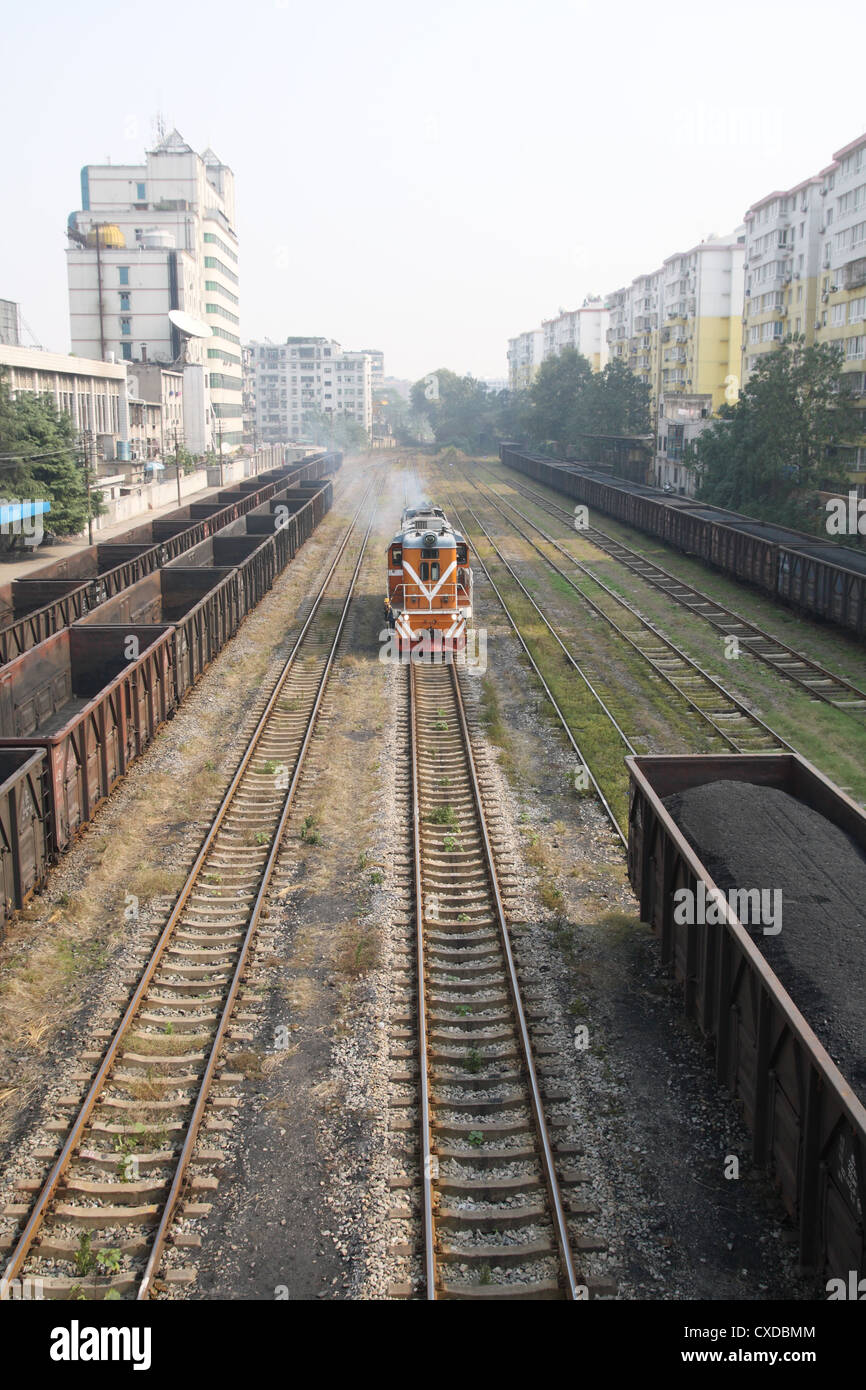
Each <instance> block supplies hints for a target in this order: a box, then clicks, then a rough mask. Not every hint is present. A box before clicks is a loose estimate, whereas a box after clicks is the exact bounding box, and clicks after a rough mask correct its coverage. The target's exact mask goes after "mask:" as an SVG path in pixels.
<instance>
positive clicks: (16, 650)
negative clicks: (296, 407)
mask: <svg viewBox="0 0 866 1390" xmlns="http://www.w3.org/2000/svg"><path fill="white" fill-rule="evenodd" d="M341 462H342V455H341V454H339V453H336V454H325V453H321V454H315V455H312V456H311V457H310V458H308V459H305V460H303V461H302V462H300V463H290V464H280V465H279V466H277V467H275V468H271V469H268V470H267V472H265V473H260V474H258V475H256V476H255V477H252V478H244V479H242V480H241V481H240V482H238V483H235V484H233V485H232V486H231V487H229V488H224V489H222V490H221V491H219V492H218V493H217V494H216V496H215V497H211V498H209V499H208V500H207V501H206V502H195V503H188V504H187V505H186V506H183V507H179V508H177V509H176V510H175V511H174V512H170V513H168V514H167V515H166V516H164V517H159V518H157V519H155V520H151V521H148V522H142V523H139V524H138V525H137V526H133V527H131V528H130V530H129V531H126V532H124V533H123V534H122V535H120V536H118V537H116V538H115V539H114V540H112V541H110V542H99V543H98V544H96V545H92V546H88V547H85V549H83V550H78V551H74V552H73V553H72V554H70V555H68V556H64V557H62V558H61V559H59V560H55V561H53V562H52V563H50V564H47V565H43V566H40V567H39V568H38V569H36V570H35V571H34V573H33V575H32V577H29V578H27V579H17V580H14V581H13V582H12V584H11V585H9V584H7V585H6V586H5V587H4V588H3V589H2V590H0V624H2V625H0V664H2V663H3V662H5V661H9V660H11V659H12V658H13V657H15V656H20V655H21V653H22V652H25V651H27V650H28V649H29V648H30V647H33V646H35V645H36V644H37V643H38V642H41V641H42V640H43V639H44V638H45V637H49V636H50V635H51V634H52V633H53V632H57V631H59V630H60V629H61V628H64V627H68V626H69V624H70V623H73V622H75V621H77V619H79V618H81V617H83V616H84V614H85V613H88V612H90V611H91V610H92V609H93V608H95V607H97V606H98V605H99V604H100V603H103V602H104V601H105V600H106V599H107V598H111V597H113V595H115V594H117V593H120V592H121V590H123V589H125V588H127V587H128V585H130V584H134V583H136V581H137V580H139V579H141V578H142V576H143V575H145V574H149V573H151V572H152V571H153V570H155V569H158V568H159V566H160V565H164V564H167V563H168V562H169V561H170V560H172V559H174V558H176V557H177V556H178V555H181V554H183V552H184V551H185V550H188V549H189V548H190V547H191V546H193V545H196V544H197V543H198V542H199V541H202V540H204V539H205V538H206V537H207V536H210V535H213V534H214V533H215V532H216V531H219V530H222V529H223V528H224V527H225V526H227V525H229V524H230V523H231V522H233V521H235V520H236V519H237V518H238V517H240V516H243V515H244V514H245V513H246V512H248V511H250V510H252V509H254V508H255V507H257V506H259V505H260V504H261V503H262V502H265V501H267V500H268V499H269V498H271V497H273V496H274V494H275V493H276V492H278V491H279V490H280V489H283V488H285V487H286V486H288V485H290V484H291V483H306V482H310V481H314V480H316V479H321V478H323V477H326V476H327V475H328V474H330V473H333V472H335V471H336V470H337V469H338V468H339V467H340V465H341Z"/></svg>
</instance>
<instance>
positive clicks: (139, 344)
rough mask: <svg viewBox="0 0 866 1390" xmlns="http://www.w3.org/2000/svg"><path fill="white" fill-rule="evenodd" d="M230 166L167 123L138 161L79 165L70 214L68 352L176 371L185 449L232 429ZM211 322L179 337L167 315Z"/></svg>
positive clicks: (239, 431) (236, 334) (229, 437)
mask: <svg viewBox="0 0 866 1390" xmlns="http://www.w3.org/2000/svg"><path fill="white" fill-rule="evenodd" d="M234 226H235V194H234V175H233V174H232V171H231V169H229V168H228V166H227V165H225V164H223V163H222V161H221V160H220V159H218V158H217V156H216V155H215V154H214V152H213V151H212V150H210V149H208V150H205V152H204V153H203V154H197V153H196V152H195V151H194V150H192V149H191V148H190V146H189V145H188V144H187V143H186V141H185V140H184V139H183V137H182V136H181V135H180V134H179V133H178V132H177V131H176V130H175V131H172V132H171V134H170V135H168V136H166V137H165V138H163V139H162V140H161V141H160V143H159V144H158V145H157V147H156V148H155V149H154V150H150V151H148V152H147V154H146V157H145V163H144V164H142V165H113V164H106V165H93V164H91V165H86V166H85V167H84V168H83V169H82V171H81V208H80V209H79V210H78V211H76V212H73V213H71V214H70V216H69V221H68V226H67V235H68V238H69V242H70V245H69V249H68V250H67V276H68V284H69V312H70V322H71V338H72V350H73V352H75V353H80V354H81V355H83V356H87V357H90V358H96V357H98V358H102V359H106V358H108V357H109V355H110V354H113V355H114V356H115V357H116V358H117V359H118V360H120V361H127V362H157V363H161V364H163V365H166V366H173V365H175V366H177V367H178V368H179V369H180V370H182V371H183V373H184V378H185V391H184V402H185V407H186V414H185V420H184V434H185V437H186V443H187V447H188V448H189V449H190V450H192V451H193V452H194V453H201V452H204V450H205V449H208V448H217V447H219V446H220V443H221V447H222V449H223V451H224V452H230V451H231V450H232V449H234V448H236V447H237V446H238V445H240V444H241V442H242V439H243V408H242V400H243V380H242V363H241V339H240V307H239V277H238V238H237V234H236V232H235V230H234ZM171 309H182V310H185V311H186V312H187V313H189V314H190V315H192V317H193V318H195V319H198V320H200V321H201V322H202V323H204V324H206V325H207V327H209V328H210V330H211V334H210V336H209V337H192V338H188V339H186V338H185V337H184V335H182V334H181V333H180V332H179V331H178V329H177V328H176V327H174V326H173V325H172V324H171V322H170V320H169V318H168V313H169V310H171Z"/></svg>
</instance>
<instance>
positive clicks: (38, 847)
mask: <svg viewBox="0 0 866 1390" xmlns="http://www.w3.org/2000/svg"><path fill="white" fill-rule="evenodd" d="M50 813H51V796H50V791H49V787H48V774H47V759H46V753H45V749H44V748H3V749H0V876H2V897H0V937H2V935H3V931H4V928H5V924H6V922H7V921H8V919H9V918H10V917H11V915H12V913H13V912H15V910H16V909H17V908H19V907H23V906H24V904H25V903H26V901H27V899H28V898H29V896H30V894H31V893H32V892H33V890H34V888H37V887H38V886H39V884H40V883H41V882H42V881H43V879H44V877H45V873H46V869H47V863H48V846H49V835H50V827H49V816H50Z"/></svg>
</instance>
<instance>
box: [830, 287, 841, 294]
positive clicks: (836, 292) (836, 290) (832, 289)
mask: <svg viewBox="0 0 866 1390" xmlns="http://www.w3.org/2000/svg"><path fill="white" fill-rule="evenodd" d="M828 293H829V294H838V293H839V286H838V285H831V286H830V289H829V291H828Z"/></svg>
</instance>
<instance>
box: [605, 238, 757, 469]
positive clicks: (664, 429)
mask: <svg viewBox="0 0 866 1390" xmlns="http://www.w3.org/2000/svg"><path fill="white" fill-rule="evenodd" d="M744 237H745V234H744V231H743V229H742V228H738V229H737V230H736V231H735V232H733V233H731V234H730V235H729V236H724V237H708V238H707V239H706V241H702V242H700V243H699V245H697V246H693V247H691V249H690V250H688V251H678V252H676V253H675V254H674V255H672V256H668V257H667V259H666V260H665V261H664V262H663V263H662V266H661V268H660V269H658V270H654V271H651V272H649V273H648V274H645V275H639V276H637V277H636V278H635V279H634V280H633V281H632V283H631V284H630V285H625V286H623V287H621V288H620V289H618V290H615V291H614V292H613V293H612V294H610V295H608V297H607V300H606V303H607V308H608V313H609V327H608V331H607V338H608V348H609V353H610V357H611V359H612V360H614V361H619V362H621V363H622V364H623V366H625V367H628V368H629V370H630V371H632V372H634V374H635V375H636V376H637V377H639V379H640V380H641V381H643V382H644V383H645V384H646V385H647V386H648V387H649V388H650V400H651V409H652V414H653V419H654V421H655V429H656V436H657V439H656V456H655V464H654V471H655V479H656V481H657V482H658V483H659V485H660V486H669V487H671V488H673V489H674V490H675V491H677V492H687V491H690V490H692V479H691V476H690V474H689V473H688V471H687V470H686V469H684V468H683V466H682V462H683V455H684V451H685V448H686V445H687V444H688V443H689V442H690V441H691V440H693V439H695V438H696V437H697V435H698V434H700V432H701V430H703V429H706V427H707V424H708V422H709V421H710V419H711V418H712V416H713V415H714V414H715V413H716V411H717V410H718V408H719V406H720V405H721V404H722V402H723V401H724V400H726V399H728V400H730V399H736V391H737V386H738V383H739V371H740V345H741V322H742V312H743V284H744V281H743V262H744V244H745V243H744Z"/></svg>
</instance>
